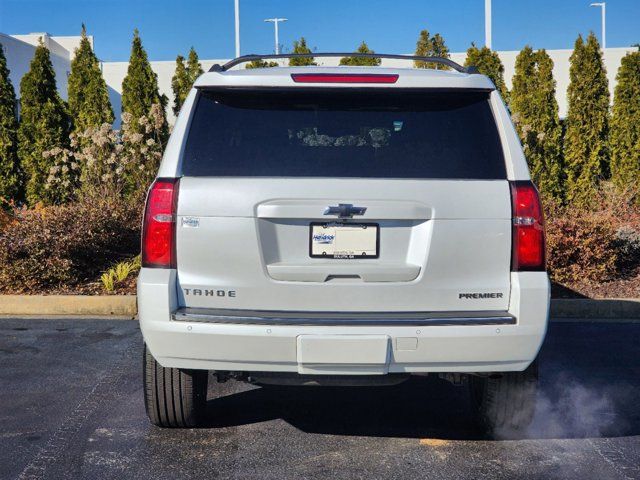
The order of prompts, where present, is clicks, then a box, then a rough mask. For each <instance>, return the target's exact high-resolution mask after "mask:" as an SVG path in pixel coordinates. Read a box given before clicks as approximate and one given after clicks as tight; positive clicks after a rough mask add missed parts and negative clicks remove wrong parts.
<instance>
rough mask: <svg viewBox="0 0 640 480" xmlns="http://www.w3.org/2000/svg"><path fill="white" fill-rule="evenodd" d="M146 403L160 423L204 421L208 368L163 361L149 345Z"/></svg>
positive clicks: (145, 362) (194, 424) (183, 425)
mask: <svg viewBox="0 0 640 480" xmlns="http://www.w3.org/2000/svg"><path fill="white" fill-rule="evenodd" d="M142 360H143V367H142V368H143V381H144V406H145V409H146V411H147V416H148V417H149V420H150V421H151V423H153V424H154V425H157V426H158V427H170V428H191V427H197V426H199V425H202V423H203V420H204V418H205V415H204V414H205V410H206V403H207V383H208V378H209V372H207V371H206V370H182V369H179V368H165V367H163V366H162V365H160V364H159V363H158V362H157V361H156V359H155V358H153V355H151V352H149V349H148V348H147V346H146V345H145V346H144V354H143V359H142Z"/></svg>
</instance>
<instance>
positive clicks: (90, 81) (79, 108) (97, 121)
mask: <svg viewBox="0 0 640 480" xmlns="http://www.w3.org/2000/svg"><path fill="white" fill-rule="evenodd" d="M81 35H82V39H81V40H80V46H79V47H78V48H77V49H76V52H75V57H74V59H73V61H72V62H71V73H70V74H69V80H68V82H69V83H68V85H69V87H68V88H69V113H70V114H71V121H72V122H73V129H74V131H76V132H84V131H85V130H86V129H87V128H90V127H98V126H100V125H102V124H103V123H113V120H114V116H113V110H112V109H111V102H110V101H109V93H108V91H107V84H106V82H105V81H104V78H103V77H102V72H101V71H100V64H99V62H98V58H97V57H96V55H95V53H93V49H92V48H91V43H90V42H89V39H88V38H87V31H86V29H85V26H84V25H82V34H81Z"/></svg>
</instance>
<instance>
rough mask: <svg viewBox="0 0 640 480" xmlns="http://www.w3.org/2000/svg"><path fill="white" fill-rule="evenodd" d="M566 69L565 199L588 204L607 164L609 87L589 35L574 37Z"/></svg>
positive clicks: (596, 45)
mask: <svg viewBox="0 0 640 480" xmlns="http://www.w3.org/2000/svg"><path fill="white" fill-rule="evenodd" d="M569 60H570V63H571V65H570V67H569V80H570V83H569V88H568V89H567V98H568V103H569V110H568V113H567V119H566V133H565V137H564V161H565V170H566V175H567V199H568V200H569V202H570V203H572V204H576V203H577V204H582V205H589V204H591V203H592V200H593V198H594V193H596V189H597V187H598V184H599V181H600V180H601V179H603V178H604V177H606V175H607V172H608V165H609V152H608V149H607V141H608V135H609V87H608V83H607V75H606V70H605V67H604V63H603V61H602V52H601V51H600V45H599V44H598V40H597V39H596V37H595V35H594V34H593V33H590V34H589V36H588V37H587V41H586V42H584V41H583V40H582V36H578V39H577V40H576V43H575V46H574V50H573V53H572V54H571V57H570V58H569Z"/></svg>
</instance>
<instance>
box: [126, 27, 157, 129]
mask: <svg viewBox="0 0 640 480" xmlns="http://www.w3.org/2000/svg"><path fill="white" fill-rule="evenodd" d="M153 104H159V105H161V106H162V109H163V110H164V109H165V107H166V104H167V97H166V96H164V95H160V92H159V91H158V76H157V75H156V74H155V72H154V71H153V70H152V69H151V64H150V63H149V59H148V58H147V52H145V50H144V48H143V47H142V41H141V40H140V35H139V34H138V29H136V30H135V31H134V32H133V43H132V44H131V57H130V58H129V68H128V69H127V76H126V77H125V78H124V80H123V81H122V111H123V112H128V113H130V114H131V116H132V120H131V122H132V124H135V123H136V122H137V120H138V119H139V118H140V117H142V116H143V115H149V112H150V111H151V106H152V105H153ZM165 130H166V129H165Z"/></svg>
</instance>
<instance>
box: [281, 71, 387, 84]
mask: <svg viewBox="0 0 640 480" xmlns="http://www.w3.org/2000/svg"><path fill="white" fill-rule="evenodd" d="M291 78H292V79H293V81H294V82H296V83H396V82H397V81H398V75H396V74H386V73H383V74H379V73H340V74H338V73H292V74H291Z"/></svg>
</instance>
